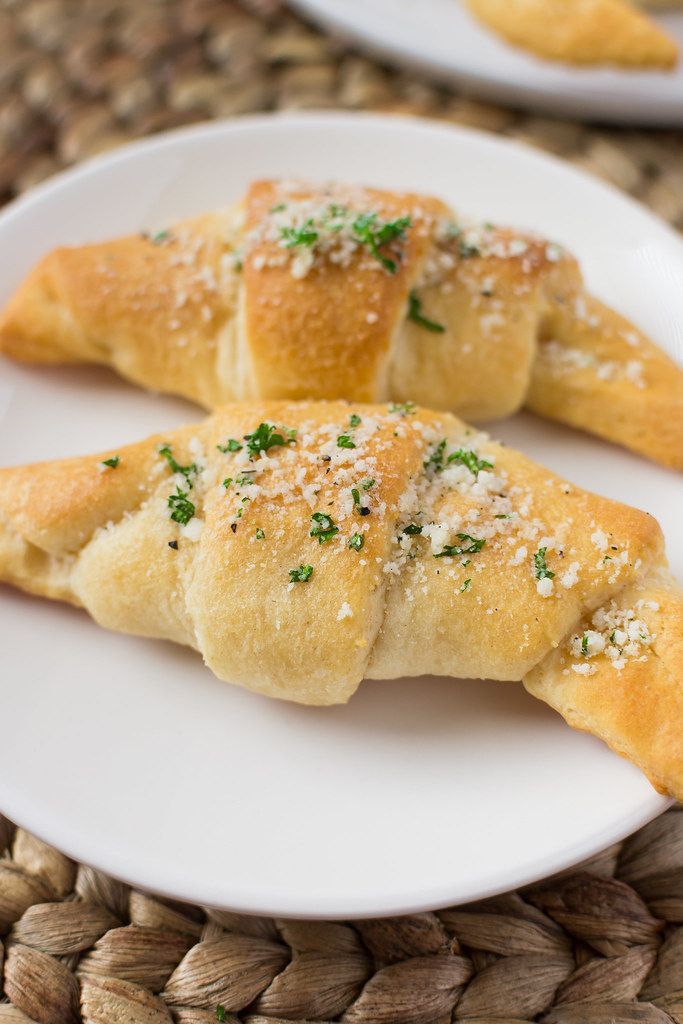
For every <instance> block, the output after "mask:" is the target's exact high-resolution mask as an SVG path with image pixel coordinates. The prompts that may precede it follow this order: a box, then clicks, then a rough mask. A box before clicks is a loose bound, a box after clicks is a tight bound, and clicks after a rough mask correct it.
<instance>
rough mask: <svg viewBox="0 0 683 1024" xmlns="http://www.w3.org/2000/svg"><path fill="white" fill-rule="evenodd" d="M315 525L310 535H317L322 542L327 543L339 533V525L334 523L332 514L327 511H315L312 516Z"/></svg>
mask: <svg viewBox="0 0 683 1024" xmlns="http://www.w3.org/2000/svg"><path fill="white" fill-rule="evenodd" d="M311 519H312V521H313V526H312V527H311V532H310V536H311V537H317V538H318V541H319V543H320V544H326V543H327V542H328V540H332V538H333V537H335V536H336V535H337V534H338V533H339V527H338V526H335V525H334V520H333V519H332V516H328V515H327V513H325V512H314V513H313V515H312V516H311Z"/></svg>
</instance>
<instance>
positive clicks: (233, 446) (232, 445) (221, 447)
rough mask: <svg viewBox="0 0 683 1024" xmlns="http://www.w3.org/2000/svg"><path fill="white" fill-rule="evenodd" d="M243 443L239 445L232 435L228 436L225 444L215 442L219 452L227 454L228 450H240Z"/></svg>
mask: <svg viewBox="0 0 683 1024" xmlns="http://www.w3.org/2000/svg"><path fill="white" fill-rule="evenodd" d="M243 447H244V445H241V444H240V442H239V441H237V440H236V439H235V438H234V437H229V438H228V440H227V441H226V442H225V444H217V445H216V448H218V451H219V452H223V454H227V453H228V452H241V451H242V448H243Z"/></svg>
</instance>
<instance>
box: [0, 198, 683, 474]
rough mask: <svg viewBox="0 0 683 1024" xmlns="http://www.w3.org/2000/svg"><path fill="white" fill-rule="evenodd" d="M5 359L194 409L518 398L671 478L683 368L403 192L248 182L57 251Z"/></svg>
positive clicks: (35, 284) (481, 411) (538, 249)
mask: <svg viewBox="0 0 683 1024" xmlns="http://www.w3.org/2000/svg"><path fill="white" fill-rule="evenodd" d="M0 351H4V352H5V353H7V354H8V355H10V356H12V357H14V358H16V359H22V360H26V361H29V362H31V361H33V362H48V363H49V362H69V361H72V362H96V363H105V364H108V365H112V366H114V367H116V369H117V370H118V371H119V372H120V373H122V374H123V375H124V376H125V377H128V378H129V379H130V380H133V381H135V382H136V383H138V384H142V385H143V386H145V387H149V388H154V389H158V390H162V391H170V392H175V393H177V394H180V395H184V396H185V397H187V398H190V399H193V400H194V401H197V402H199V403H200V404H202V405H204V406H207V407H217V406H219V405H221V404H222V403H224V402H226V401H235V400H253V399H271V398H288V399H336V398H339V399H349V400H351V401H385V400H394V401H397V402H404V401H408V400H412V401H416V402H418V403H420V404H423V405H426V406H431V407H436V408H442V409H448V410H451V411H454V412H456V413H458V414H459V415H461V416H463V417H464V418H466V419H475V420H477V419H489V418H495V417H498V416H504V415H506V414H508V413H511V412H513V411H514V410H516V409H518V408H519V407H520V406H521V405H522V404H526V406H527V407H528V408H530V409H532V410H534V411H536V412H538V413H540V414H541V415H543V416H549V417H551V418H553V419H558V420H560V421H562V422H564V423H569V424H571V425H572V426H577V427H581V428H583V429H585V430H589V431H592V432H593V433H596V434H598V435H600V436H602V437H606V438H608V439H609V440H611V441H616V442H617V443H619V444H623V445H626V446H627V447H629V448H632V449H633V450H634V451H637V452H640V453H642V454H644V455H646V456H648V457H649V458H652V459H655V460H656V461H658V462H661V463H663V464H664V465H669V466H675V467H678V468H683V372H682V371H681V370H680V369H679V368H678V367H677V366H676V365H675V364H674V363H673V362H672V360H671V359H669V358H668V357H667V356H666V355H664V353H663V352H661V351H660V350H659V349H658V348H657V347H656V346H655V345H653V344H652V342H650V341H649V340H648V339H647V338H646V337H645V336H644V335H643V334H642V333H641V332H640V331H638V330H637V329H636V328H634V327H633V326H632V325H631V324H630V323H628V321H626V320H624V319H623V318H622V317H620V316H619V315H618V314H617V313H614V312H612V310H610V309H607V308H606V307H605V306H603V305H602V304H601V303H599V302H598V301H597V300H595V299H593V298H592V297H591V296H589V295H588V294H586V292H585V290H584V287H583V284H582V280H581V274H580V271H579V268H578V266H577V263H576V261H575V260H574V259H573V258H572V257H571V256H570V255H569V254H568V253H567V252H565V251H564V250H562V249H561V248H560V247H559V246H557V245H554V244H552V243H548V242H546V241H545V240H543V239H540V238H537V237H532V236H530V235H522V234H520V233H519V232H517V231H512V230H510V229H508V228H496V227H494V226H492V225H490V224H484V225H479V226H477V227H472V228H467V227H464V226H462V225H459V224H457V223H456V222H455V221H454V216H453V213H452V211H451V210H450V209H449V208H448V207H447V206H445V205H444V204H443V203H441V202H440V201H439V200H437V199H434V198H430V197H425V196H418V195H412V194H406V195H403V194H397V193H392V192H380V191H376V190H372V189H361V188H350V187H343V186H334V187H329V188H324V187H323V188H314V187H311V186H304V185H297V184H296V183H287V182H280V183H277V182H268V181H264V182H257V183H256V184H254V185H252V186H251V188H250V189H249V191H248V193H247V196H246V200H245V202H244V203H240V204H237V205H236V206H234V207H232V208H230V209H228V210H226V211H223V212H219V213H213V214H208V215H206V216H203V217H198V218H195V219H193V220H190V221H185V222H184V223H182V224H180V225H177V226H176V227H174V228H171V229H170V230H168V231H160V232H156V233H153V234H146V235H134V236H130V237H127V238H122V239H119V240H118V241H113V242H105V243H101V244H95V245H87V246H81V247H78V248H71V249H58V250H56V251H54V252H52V253H50V254H49V255H48V256H46V257H45V259H43V260H42V262H41V263H40V264H39V265H38V266H37V267H36V268H35V270H34V271H33V272H32V273H31V274H30V275H29V277H28V279H27V280H26V281H25V283H24V284H23V285H22V286H21V287H20V289H19V291H18V292H17V294H16V295H15V296H14V298H13V299H12V300H11V301H10V302H9V304H8V306H7V307H6V309H5V311H4V313H3V314H2V315H1V316H0Z"/></svg>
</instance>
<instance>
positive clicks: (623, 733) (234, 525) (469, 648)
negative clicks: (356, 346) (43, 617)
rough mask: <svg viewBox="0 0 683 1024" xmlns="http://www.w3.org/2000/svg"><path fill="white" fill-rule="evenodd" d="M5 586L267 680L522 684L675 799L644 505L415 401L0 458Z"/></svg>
mask: <svg viewBox="0 0 683 1024" xmlns="http://www.w3.org/2000/svg"><path fill="white" fill-rule="evenodd" d="M0 579H3V580H5V581H7V582H9V583H12V584H14V585H16V586H18V587H21V588H23V589H24V590H27V591H31V592H33V593H35V594H39V595H43V596H45V597H51V598H54V599H58V600H63V601H69V602H71V603H73V604H75V605H79V606H82V607H83V608H85V609H86V610H87V611H88V612H89V613H90V614H91V615H92V616H93V618H95V619H96V620H97V622H99V623H100V624H101V625H103V626H105V627H107V628H108V629H113V630H118V631H121V632H124V633H134V634H139V635H143V636H149V637H159V638H165V639H168V640H174V641H176V642H178V643H181V644H186V645H188V646H190V647H193V648H195V649H197V650H198V651H200V652H201V654H202V655H203V657H204V660H205V662H206V664H207V665H208V667H209V668H210V669H212V671H213V672H214V673H215V674H216V675H217V676H219V677H220V678H221V679H225V680H229V681H231V682H234V683H237V684H239V685H241V686H245V687H247V688H249V689H251V690H255V691H257V692H259V693H263V694H267V695H268V696H271V697H280V698H284V699H288V700H294V701H299V702H301V703H304V704H317V705H327V704H336V703H340V702H344V701H346V700H348V699H349V697H350V696H351V695H352V694H353V692H354V691H355V690H356V688H357V687H358V685H359V684H360V682H361V680H362V679H363V678H364V677H370V678H389V679H390V678H397V677H403V676H415V675H421V674H424V673H434V674H439V675H445V676H453V677H459V678H470V677H474V678H493V679H503V680H518V681H519V680H523V681H524V684H525V685H526V686H527V688H528V689H529V690H530V691H531V692H532V693H534V694H536V695H537V696H539V697H541V698H542V699H543V700H545V701H547V702H548V703H549V704H552V705H553V707H555V708H557V709H558V710H559V711H560V713H561V714H563V715H564V717H565V718H566V719H567V721H568V722H569V723H570V724H571V725H574V726H577V727H579V728H581V729H586V730H588V731H589V732H591V733H594V734H595V735H596V736H599V737H600V738H601V739H603V740H605V741H606V742H607V743H608V744H609V745H610V746H612V747H613V748H614V749H615V750H617V751H618V752H619V753H621V754H624V755H625V756H626V757H628V758H630V759H631V760H632V761H634V762H635V763H636V764H637V765H639V766H640V767H641V768H642V770H643V771H644V772H645V773H646V774H647V775H648V776H649V778H650V779H651V780H652V781H653V783H654V784H655V785H656V786H657V787H658V788H660V789H662V790H663V791H665V792H669V793H672V794H674V795H676V796H678V797H679V798H680V797H682V796H683V733H682V732H681V728H680V724H681V719H682V715H683V686H682V683H681V679H682V673H683V600H682V594H681V590H680V588H679V587H678V586H677V584H676V583H675V582H674V581H673V579H672V577H671V575H670V574H669V572H668V570H667V568H666V560H665V556H664V550H663V541H662V535H661V531H660V529H659V527H658V525H657V523H656V522H655V520H654V519H653V518H652V517H651V516H649V515H647V514H646V513H644V512H639V511H637V510H635V509H632V508H629V507H627V506H625V505H621V504H618V503H617V502H614V501H610V500H608V499H605V498H600V497H597V496H595V495H592V494H589V493H587V492H586V491H583V490H581V489H580V488H577V487H574V486H572V485H571V484H568V483H567V482H565V481H563V480H561V479H560V478H559V477H557V476H555V475H554V474H553V473H551V472H550V471H549V470H547V469H544V468H543V467H541V466H539V465H537V464H536V463H534V462H532V461H531V460H529V459H527V458H526V457H525V456H524V455H522V454H520V453H519V452H516V451H513V450H511V449H509V448H506V447H504V446H502V445H500V444H497V443H496V442H494V441H491V440H490V439H489V438H488V436H487V435H485V434H481V433H479V432H478V431H476V430H473V429H472V428H470V427H468V426H466V424H464V423H463V422H462V421H461V420H458V419H456V418H455V417H454V416H452V415H451V414H449V413H437V412H429V411H425V410H422V409H418V408H416V407H414V406H413V405H412V404H410V403H407V404H403V405H390V406H366V405H360V404H346V403H341V402H339V403H312V402H305V403H285V402H270V403H268V402H266V403H257V404H244V405H234V406H226V407H225V408H222V409H220V410H219V411H217V412H216V413H215V414H214V415H213V416H210V417H209V418H208V419H206V420H205V421H204V422H202V423H199V424H193V425H191V426H187V427H182V428H179V429H175V430H170V431H168V433H166V434H164V435H160V436H157V437H151V438H148V439H146V440H144V441H141V442H139V443H137V444H133V445H128V446H127V447H124V448H121V449H119V450H117V451H110V452H106V453H103V454H99V455H92V456H85V457H79V458H72V459H65V460H60V461H56V462H46V463H41V464H37V465H33V466H20V467H14V468H6V469H2V470H0Z"/></svg>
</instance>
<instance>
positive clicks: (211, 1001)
mask: <svg viewBox="0 0 683 1024" xmlns="http://www.w3.org/2000/svg"><path fill="white" fill-rule="evenodd" d="M329 107H342V108H346V109H363V108H365V109H375V110H384V111H388V112H397V113H413V114H423V115H428V116H431V117H437V118H441V119H443V120H445V121H451V122H453V123H459V124H465V125H470V126H474V127H478V128H483V129H485V130H489V131H494V132H498V133H500V134H504V135H507V136H510V137H513V138H517V139H521V140H523V141H525V142H530V143H532V144H533V145H536V146H540V147H541V148H544V149H547V150H549V151H551V152H554V153H558V154H560V155H561V156H563V157H565V158H566V159H568V160H570V161H571V162H573V163H575V164H577V165H579V166H581V167H584V168H586V169H588V170H590V171H592V172H593V173H595V174H598V175H600V176H602V177H604V178H606V179H607V180H609V181H611V182H613V183H614V184H616V185H617V186H619V187H620V188H622V189H624V190H625V191H627V192H630V193H631V194H632V195H635V196H637V197H638V198H640V199H642V200H643V201H644V202H646V203H647V204H648V205H649V206H650V207H651V208H653V209H654V210H655V211H656V212H658V213H659V214H660V215H661V216H663V217H664V218H666V219H667V220H669V221H670V222H671V223H672V224H674V225H676V226H678V227H683V137H682V136H681V135H680V134H679V133H674V132H642V131H637V130H631V129H611V130H607V129H598V128H590V127H587V126H585V125H581V124H578V123H574V122H571V121H554V120H551V119H549V118H541V117H537V116H532V115H527V114H522V113H519V112H515V111H512V110H506V109H503V108H502V107H497V106H493V105H490V104H483V103H478V102H475V101H474V100H471V99H469V98H467V97H464V96H462V95H457V94H455V93H453V92H449V91H447V90H444V89H439V88H436V87H434V86H432V85H429V84H427V83H426V82H424V81H422V80H420V79H419V78H417V77H415V76H413V75H410V74H407V73H403V72H398V71H393V70H390V69H388V68H386V67H383V66H380V65H377V64H375V63H373V62H371V61H369V60H367V59H365V58H364V57H363V56H361V55H360V54H358V53H355V52H352V51H349V50H347V49H346V48H344V47H343V46H342V45H341V44H340V43H338V42H336V41H334V40H330V39H328V38H326V37H325V36H323V35H322V34H321V33H319V32H317V31H316V30H314V29H313V28H311V27H310V26H307V25H305V24H304V22H302V21H301V20H300V19H298V18H296V17H294V16H293V15H292V14H291V13H289V12H287V11H286V10H285V9H284V6H283V5H282V4H281V3H279V2H278V0H243V3H242V4H239V5H238V4H236V3H230V2H229V0H0V202H3V201H6V200H8V199H10V198H11V197H12V196H13V195H16V194H18V193H20V192H22V191H23V190H25V189H27V188H29V187H30V186H31V185H33V184H35V183H37V182H38V181H40V180H41V179H43V178H45V177H47V176H48V175H49V174H52V173H53V172H54V171H56V170H59V169H60V168H62V167H65V166H68V165H70V164H73V163H76V162H78V161H79V160H82V159H84V158H85V157H88V156H91V155H93V154H95V153H98V152H102V151H104V150H106V149H109V148H111V147H113V146H116V145H118V144H120V143H122V142H126V141H128V140H130V139H134V138H139V137H141V136H144V135H147V134H149V133H151V132H155V131H159V130H163V129H165V128H172V127H177V126H179V125H182V124H189V123H192V122H195V121H198V120H204V119H206V118H212V117H230V116H234V115H238V114H246V113H251V112H255V111H260V110H273V109H277V110H283V109H304V108H318V109H320V108H329ZM0 858H1V859H0V981H1V983H2V993H3V996H2V997H0V1024H22V1022H27V1021H38V1022H40V1024H77V1022H80V1021H85V1022H89V1024H170V1022H171V1021H175V1022H177V1024H205V1022H206V1024H208V1022H209V1021H215V1020H216V1018H217V1007H218V1006H221V1007H223V1008H224V1012H223V1011H219V1014H218V1016H219V1018H223V1019H225V1020H226V1021H227V1022H228V1024H231V1022H232V1024H234V1022H235V1021H244V1022H249V1024H267V1022H270V1024H277V1022H278V1021H279V1022H280V1024H282V1022H283V1021H284V1022H287V1021H295V1022H303V1021H309V1022H324V1021H331V1020H341V1021H344V1022H346V1024H446V1022H449V1021H451V1020H455V1021H468V1022H470V1024H493V1022H497V1024H523V1022H525V1021H531V1020H540V1021H543V1022H545V1024H616V1022H621V1021H625V1022H630V1021H633V1022H643V1024H671V1022H672V1021H673V1022H676V1024H683V927H682V926H683V810H673V811H670V812H669V813H668V814H666V815H664V816H663V817H661V818H659V819H658V820H657V821H655V822H653V823H652V824H650V825H648V826H647V827H646V828H645V829H643V830H642V831H641V832H639V833H638V834H637V835H635V836H633V837H632V838H630V839H629V840H627V841H626V842H625V843H624V844H623V845H621V846H620V847H614V848H612V849H610V850H608V851H606V852H605V853H604V854H602V855H601V856H599V857H598V858H595V859H594V860H593V861H591V862H590V863H589V864H587V865H584V866H583V868H582V869H581V870H576V871H573V872H571V873H568V874H565V875H563V876H560V877H558V878H556V879H552V880H549V881H546V882H543V883H541V884H539V885H538V886H535V887H534V888H532V889H529V890H526V891H524V892H522V893H509V894H507V895H505V896H501V897H499V898H497V899H494V900H489V901H487V902H484V903H479V904H474V905H471V906H467V907H458V908H454V909H451V910H443V911H439V912H438V913H437V914H418V915H414V916H411V917H403V918H395V919H393V920H385V921H361V922H355V923H353V924H330V923H307V924H303V923H297V922H293V921H272V920H266V919H263V918H247V917H242V916H239V915H235V914H229V913H222V912H221V913H219V912H214V911H204V910H202V909H200V908H198V907H189V906H182V905H179V904H176V903H172V902H169V901H167V900H160V899H157V898H152V897H150V896H147V895H145V894H144V893H140V892H137V891H135V890H131V889H129V888H128V887H127V886H125V885H122V884H120V883H118V882H115V881H113V880H112V879H110V878H107V877H105V876H104V875H102V874H100V873H98V872H97V871H94V870H92V869H91V868H87V867H85V866H83V865H80V866H79V865H76V864H74V863H72V862H71V861H70V860H68V859H67V858H66V857H64V856H63V855H62V854H60V853H58V852H57V851H56V850H53V849H51V848H50V847H48V846H46V845H45V844H43V843H42V842H40V841H39V840H37V839H35V838H34V837H32V836H31V835H29V834H27V833H26V832H24V831H22V830H21V829H15V828H14V826H12V825H11V824H10V823H9V822H8V821H6V820H5V819H3V818H2V817H0Z"/></svg>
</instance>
